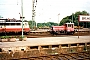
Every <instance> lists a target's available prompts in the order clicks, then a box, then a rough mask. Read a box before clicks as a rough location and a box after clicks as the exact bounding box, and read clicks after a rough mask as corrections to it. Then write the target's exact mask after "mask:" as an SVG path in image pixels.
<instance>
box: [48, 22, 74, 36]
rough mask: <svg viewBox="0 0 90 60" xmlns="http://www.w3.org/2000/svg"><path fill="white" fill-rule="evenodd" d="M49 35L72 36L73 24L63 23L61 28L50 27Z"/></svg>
mask: <svg viewBox="0 0 90 60" xmlns="http://www.w3.org/2000/svg"><path fill="white" fill-rule="evenodd" d="M50 32H51V34H74V23H65V24H64V25H62V26H52V27H51V31H50Z"/></svg>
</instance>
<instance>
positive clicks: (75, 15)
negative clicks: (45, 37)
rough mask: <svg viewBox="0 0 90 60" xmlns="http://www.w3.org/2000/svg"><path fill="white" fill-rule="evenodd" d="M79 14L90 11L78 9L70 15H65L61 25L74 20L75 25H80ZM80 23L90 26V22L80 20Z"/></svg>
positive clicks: (86, 13)
mask: <svg viewBox="0 0 90 60" xmlns="http://www.w3.org/2000/svg"><path fill="white" fill-rule="evenodd" d="M79 15H89V13H88V12H86V11H77V12H75V13H73V14H71V15H70V16H67V17H64V18H63V19H62V20H61V22H60V24H59V25H63V24H64V23H67V22H73V23H74V25H75V26H78V19H79ZM79 25H80V26H83V27H90V22H80V23H79Z"/></svg>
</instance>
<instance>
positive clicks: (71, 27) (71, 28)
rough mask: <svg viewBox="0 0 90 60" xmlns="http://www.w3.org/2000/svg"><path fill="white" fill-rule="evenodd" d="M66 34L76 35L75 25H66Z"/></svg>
mask: <svg viewBox="0 0 90 60" xmlns="http://www.w3.org/2000/svg"><path fill="white" fill-rule="evenodd" d="M65 26H66V33H71V34H74V23H65Z"/></svg>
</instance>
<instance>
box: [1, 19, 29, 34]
mask: <svg viewBox="0 0 90 60" xmlns="http://www.w3.org/2000/svg"><path fill="white" fill-rule="evenodd" d="M20 32H22V22H21V21H19V20H18V21H7V20H6V19H5V20H4V19H3V20H1V19H0V33H20ZM23 32H24V33H25V34H27V33H29V32H30V28H29V25H28V22H23Z"/></svg>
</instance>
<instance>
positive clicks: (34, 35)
mask: <svg viewBox="0 0 90 60" xmlns="http://www.w3.org/2000/svg"><path fill="white" fill-rule="evenodd" d="M78 34H79V36H87V35H90V32H89V31H88V32H87V31H86V32H85V31H83V32H75V33H74V34H73V35H70V34H69V35H66V34H58V35H52V34H50V32H30V33H29V34H27V35H25V36H27V37H28V38H38V37H63V36H78ZM6 35H7V36H17V37H19V36H21V35H22V34H6ZM0 36H4V35H3V34H0Z"/></svg>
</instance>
